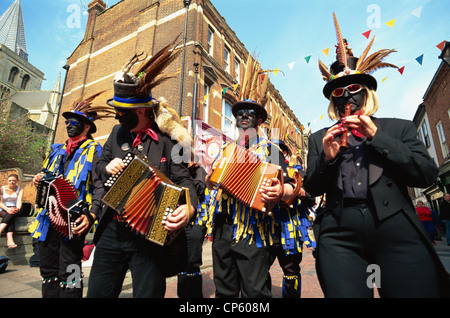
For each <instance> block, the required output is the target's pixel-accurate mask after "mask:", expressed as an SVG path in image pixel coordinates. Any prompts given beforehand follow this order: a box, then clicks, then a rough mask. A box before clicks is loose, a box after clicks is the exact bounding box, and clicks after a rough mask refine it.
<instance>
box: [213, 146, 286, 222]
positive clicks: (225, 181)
mask: <svg viewBox="0 0 450 318" xmlns="http://www.w3.org/2000/svg"><path fill="white" fill-rule="evenodd" d="M272 178H277V179H279V180H280V182H281V184H282V185H283V171H282V169H281V167H280V166H278V165H275V164H271V163H266V162H263V161H262V160H261V159H260V158H259V157H258V156H256V155H255V154H253V153H251V152H250V151H248V150H247V149H245V148H243V147H240V146H237V145H236V144H235V143H233V144H230V145H228V146H227V147H225V149H224V151H223V156H222V157H221V159H220V162H219V163H218V165H217V166H216V167H215V169H214V171H213V173H212V175H211V179H210V180H211V182H212V183H214V184H215V185H217V186H218V187H219V189H223V190H225V191H226V192H228V193H230V194H231V195H233V197H235V198H236V199H237V200H238V201H240V202H242V203H243V204H245V205H247V206H249V207H251V208H253V209H256V210H258V211H261V212H265V213H269V212H270V211H271V209H272V208H273V206H274V205H275V203H273V202H263V201H262V200H261V187H262V186H271V185H272Z"/></svg>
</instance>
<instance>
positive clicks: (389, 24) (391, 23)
mask: <svg viewBox="0 0 450 318" xmlns="http://www.w3.org/2000/svg"><path fill="white" fill-rule="evenodd" d="M394 23H395V19H392V20H391V21H388V22H386V23H385V24H386V25H387V26H388V27H390V28H392V27H393V26H394Z"/></svg>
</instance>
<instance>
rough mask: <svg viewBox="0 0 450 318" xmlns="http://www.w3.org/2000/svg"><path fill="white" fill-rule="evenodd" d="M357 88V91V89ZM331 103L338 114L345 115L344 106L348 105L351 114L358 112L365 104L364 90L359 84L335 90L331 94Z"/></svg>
mask: <svg viewBox="0 0 450 318" xmlns="http://www.w3.org/2000/svg"><path fill="white" fill-rule="evenodd" d="M355 86H359V89H357V87H355ZM331 96H332V98H333V103H334V106H335V107H336V109H337V110H338V112H339V114H341V115H344V114H345V105H347V104H350V105H351V110H352V112H351V113H352V114H354V113H355V112H357V111H358V110H360V109H361V108H362V107H363V106H364V104H365V102H366V89H365V88H363V87H362V86H361V85H359V84H352V85H348V86H346V87H342V88H337V89H335V90H334V91H333V93H332V95H331Z"/></svg>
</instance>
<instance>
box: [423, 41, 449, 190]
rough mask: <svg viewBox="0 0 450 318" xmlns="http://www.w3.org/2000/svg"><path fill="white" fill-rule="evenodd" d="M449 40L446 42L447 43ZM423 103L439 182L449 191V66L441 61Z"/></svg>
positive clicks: (443, 188)
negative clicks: (433, 147)
mask: <svg viewBox="0 0 450 318" xmlns="http://www.w3.org/2000/svg"><path fill="white" fill-rule="evenodd" d="M448 43H449V42H447V45H448ZM423 100H424V101H423V103H424V105H425V110H426V113H427V116H428V121H429V125H430V127H429V129H430V137H431V138H432V139H433V143H434V145H435V152H436V158H437V165H438V167H439V175H438V177H439V183H440V185H441V187H442V190H444V191H450V148H449V140H450V66H449V65H447V64H446V63H444V62H441V64H440V65H439V68H438V70H437V71H436V73H435V75H434V77H433V79H432V81H431V83H430V85H429V86H428V89H427V91H426V92H425V95H424V98H423Z"/></svg>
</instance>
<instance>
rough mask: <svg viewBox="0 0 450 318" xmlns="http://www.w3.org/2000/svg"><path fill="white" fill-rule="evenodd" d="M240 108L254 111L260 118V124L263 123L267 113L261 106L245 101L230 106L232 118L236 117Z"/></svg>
mask: <svg viewBox="0 0 450 318" xmlns="http://www.w3.org/2000/svg"><path fill="white" fill-rule="evenodd" d="M242 108H247V109H254V110H255V111H256V112H257V113H258V114H259V117H261V118H262V122H265V121H266V119H267V111H266V109H265V108H264V107H263V106H262V105H261V104H258V103H256V102H254V101H246V100H244V101H239V102H237V103H235V104H233V106H231V112H232V113H233V116H234V117H236V114H237V111H238V110H239V109H242Z"/></svg>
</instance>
